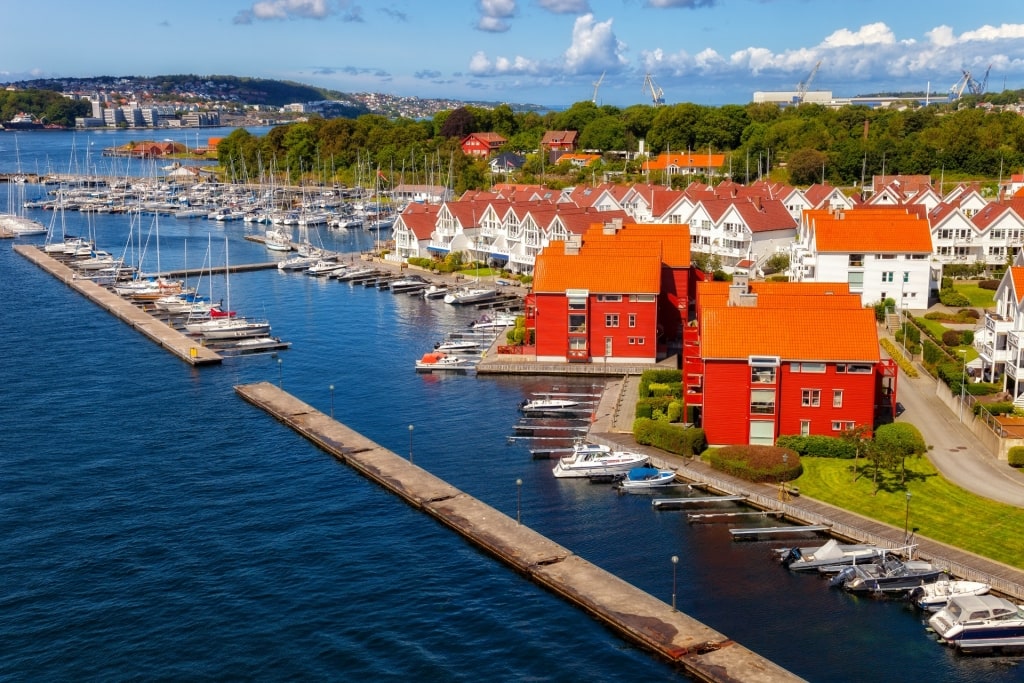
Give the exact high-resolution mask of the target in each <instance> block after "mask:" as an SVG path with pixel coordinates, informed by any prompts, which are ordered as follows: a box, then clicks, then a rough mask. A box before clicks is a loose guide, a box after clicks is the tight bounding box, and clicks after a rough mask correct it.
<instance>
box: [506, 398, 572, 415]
mask: <svg viewBox="0 0 1024 683" xmlns="http://www.w3.org/2000/svg"><path fill="white" fill-rule="evenodd" d="M579 409H580V402H579V401H570V400H569V399H564V398H535V399H533V400H526V401H523V402H522V403H521V404H519V410H520V411H522V412H523V413H526V414H527V415H530V414H536V413H565V412H575V411H577V410H579Z"/></svg>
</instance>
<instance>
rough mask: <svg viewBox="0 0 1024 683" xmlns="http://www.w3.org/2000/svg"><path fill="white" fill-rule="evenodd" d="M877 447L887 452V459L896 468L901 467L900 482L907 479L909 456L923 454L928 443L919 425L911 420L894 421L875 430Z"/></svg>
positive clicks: (904, 481)
mask: <svg viewBox="0 0 1024 683" xmlns="http://www.w3.org/2000/svg"><path fill="white" fill-rule="evenodd" d="M875 448H876V449H878V450H879V451H882V452H883V453H884V454H885V461H886V462H888V463H889V465H890V467H892V468H893V469H895V466H896V463H899V467H900V483H901V484H903V483H906V480H907V456H914V455H922V454H924V453H926V452H927V451H928V445H927V444H926V443H925V441H924V437H923V436H921V432H920V431H919V430H918V428H917V427H915V426H914V425H912V424H910V423H909V422H893V423H891V424H886V425H882V426H880V427H879V428H878V429H877V430H875Z"/></svg>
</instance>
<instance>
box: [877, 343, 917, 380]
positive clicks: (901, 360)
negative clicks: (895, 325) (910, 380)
mask: <svg viewBox="0 0 1024 683" xmlns="http://www.w3.org/2000/svg"><path fill="white" fill-rule="evenodd" d="M879 343H880V344H881V345H882V348H883V349H885V352H886V353H888V354H889V356H890V357H891V358H892V359H893V360H894V361H896V364H897V365H899V366H900V369H901V370H903V372H905V373H907V376H908V377H917V376H918V374H917V368H915V367H914V364H913V363H911V362H910V361H909V360H907V358H906V356H904V355H903V353H901V352H900V350H899V349H897V348H896V345H895V344H893V343H892V342H891V341H889V340H888V339H886V338H884V337H883V338H882V339H881V340H879ZM907 349H908V350H909V351H910V352H911V353H917V349H916V348H914V345H913V344H908V345H907Z"/></svg>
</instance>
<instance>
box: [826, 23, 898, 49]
mask: <svg viewBox="0 0 1024 683" xmlns="http://www.w3.org/2000/svg"><path fill="white" fill-rule="evenodd" d="M895 42H896V36H894V35H893V32H892V30H891V29H890V28H889V27H888V26H886V25H885V24H883V23H882V22H880V21H879V22H876V23H874V24H867V25H865V26H861V27H860V29H859V30H857V31H851V30H849V29H846V28H841V29H839V30H838V31H836V32H835V33H833V34H832V35H830V36H829V37H827V38H825V40H823V41H822V43H821V46H822V47H823V48H826V49H827V48H841V47H857V46H861V45H892V44H894V43H895Z"/></svg>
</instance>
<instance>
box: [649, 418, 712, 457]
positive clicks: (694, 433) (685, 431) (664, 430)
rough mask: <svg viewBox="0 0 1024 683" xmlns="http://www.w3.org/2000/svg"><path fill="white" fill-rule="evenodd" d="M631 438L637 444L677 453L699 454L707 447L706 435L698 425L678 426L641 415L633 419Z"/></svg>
mask: <svg viewBox="0 0 1024 683" xmlns="http://www.w3.org/2000/svg"><path fill="white" fill-rule="evenodd" d="M633 438H634V439H636V442H637V443H639V444H643V445H645V446H654V447H655V448H660V449H661V450H663V451H667V452H669V453H675V454H677V455H686V456H693V455H700V454H701V453H703V452H704V451H705V449H707V447H708V440H707V437H706V436H704V430H703V429H701V428H700V427H680V426H678V425H674V424H670V423H668V422H664V421H662V420H651V419H648V418H643V417H638V418H637V419H636V420H634V421H633Z"/></svg>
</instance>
